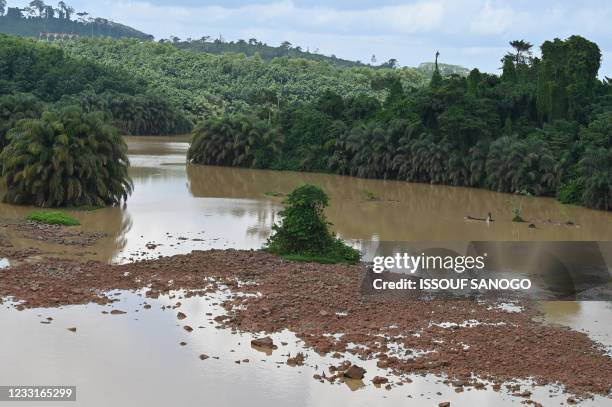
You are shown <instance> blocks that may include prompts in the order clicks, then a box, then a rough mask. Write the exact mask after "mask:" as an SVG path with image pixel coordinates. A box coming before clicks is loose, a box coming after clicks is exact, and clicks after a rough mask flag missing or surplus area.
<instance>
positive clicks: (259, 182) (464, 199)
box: [0, 137, 612, 262]
mask: <svg viewBox="0 0 612 407" xmlns="http://www.w3.org/2000/svg"><path fill="white" fill-rule="evenodd" d="M127 141H128V148H129V157H130V161H131V163H132V167H131V169H130V174H131V176H132V178H133V180H134V194H133V195H132V196H131V197H130V199H129V200H128V203H127V205H126V206H125V207H115V208H105V209H101V210H97V211H93V212H71V213H73V214H74V215H75V216H76V217H77V218H78V219H79V220H80V221H81V222H82V226H81V229H82V230H84V231H102V232H105V233H107V234H108V235H109V237H108V238H106V239H102V240H100V241H99V242H98V244H96V245H95V246H94V247H91V248H74V247H67V246H63V247H57V246H56V245H52V244H47V243H44V242H38V241H32V240H27V239H23V238H21V237H20V236H19V235H18V234H15V233H12V234H11V235H10V236H9V237H8V238H9V239H10V241H11V242H12V243H13V244H14V245H15V246H16V247H17V248H27V247H32V246H36V247H40V248H41V249H43V250H45V251H52V252H58V253H61V254H63V255H78V256H87V257H90V258H94V259H97V260H102V261H106V262H112V261H115V262H124V261H130V260H131V259H132V260H133V259H137V258H143V257H155V256H159V255H172V254H176V253H186V252H189V251H191V250H193V249H207V248H225V247H235V248H245V249H251V248H259V247H261V245H262V244H263V243H264V242H265V240H266V239H267V237H268V236H269V234H270V232H271V227H272V225H273V224H274V222H275V221H276V220H278V212H279V211H280V210H281V209H282V200H283V197H282V195H281V194H287V193H288V192H290V191H291V190H293V189H294V188H295V187H297V186H299V185H301V184H304V183H312V184H316V185H319V186H321V187H322V188H323V189H324V190H325V191H326V192H327V193H328V194H329V195H330V197H331V206H330V207H329V208H328V210H327V215H328V219H329V221H330V222H332V223H333V228H334V229H335V231H336V232H337V233H338V234H339V235H340V236H342V237H343V238H345V239H349V240H351V241H360V240H385V241H428V240H429V241H435V240H444V241H451V240H461V241H469V240H612V228H611V227H610V226H609V225H610V223H611V221H612V214H611V213H608V212H602V211H593V210H588V209H584V208H580V207H573V206H566V205H561V204H560V203H558V202H556V201H554V200H552V199H544V198H530V197H516V196H513V195H508V194H498V193H494V192H491V191H485V190H478V189H470V188H455V187H445V186H433V185H427V184H411V183H407V182H400V181H382V180H367V179H357V178H350V177H343V176H336V175H329V174H311V173H299V172H278V171H264V170H250V169H240V168H225V167H212V166H199V165H187V164H186V163H185V155H186V151H187V148H188V144H187V142H186V139H172V138H146V137H128V138H127ZM0 193H1V191H0ZM275 195H276V196H275ZM519 206H520V207H521V208H522V215H523V217H524V218H526V219H527V220H529V221H530V222H533V223H535V224H536V226H537V228H536V229H529V228H528V227H527V224H525V223H513V222H511V221H510V219H511V217H512V209H513V208H514V207H519ZM32 209H33V208H27V207H16V206H11V205H3V204H0V219H19V218H23V217H24V216H26V215H27V213H29V212H30V211H31V210H32ZM488 212H492V214H493V217H494V218H495V222H492V223H486V222H479V221H467V220H465V216H466V215H470V216H475V217H484V216H486V214H487V213H488ZM567 221H572V222H573V223H574V225H567V224H566V222H567ZM179 238H180V239H179ZM147 244H155V245H159V246H156V248H155V249H154V250H152V249H148V248H147ZM151 247H152V246H151Z"/></svg>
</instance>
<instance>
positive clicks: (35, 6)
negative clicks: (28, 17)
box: [29, 0, 46, 17]
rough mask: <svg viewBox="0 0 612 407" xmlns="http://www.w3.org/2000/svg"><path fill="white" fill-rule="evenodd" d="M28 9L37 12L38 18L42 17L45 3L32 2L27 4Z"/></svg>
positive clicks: (34, 0) (39, 0) (35, 0)
mask: <svg viewBox="0 0 612 407" xmlns="http://www.w3.org/2000/svg"><path fill="white" fill-rule="evenodd" d="M29 6H30V9H32V10H38V16H39V17H42V16H43V12H44V11H45V7H46V5H45V2H44V1H42V0H32V1H31V2H30V4H29Z"/></svg>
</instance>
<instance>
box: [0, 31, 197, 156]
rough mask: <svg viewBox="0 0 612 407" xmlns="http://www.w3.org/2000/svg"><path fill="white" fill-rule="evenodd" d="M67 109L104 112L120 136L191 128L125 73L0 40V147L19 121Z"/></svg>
mask: <svg viewBox="0 0 612 407" xmlns="http://www.w3.org/2000/svg"><path fill="white" fill-rule="evenodd" d="M68 105H79V106H80V107H82V108H83V109H84V110H85V111H86V112H92V111H102V112H105V114H106V116H107V117H108V118H109V119H110V120H112V122H113V123H114V124H115V125H116V126H117V127H118V128H119V130H120V131H121V132H123V133H124V134H152V135H156V134H172V133H184V132H188V131H189V130H190V129H191V127H192V123H191V121H190V120H189V119H188V118H187V117H186V116H185V114H184V113H183V111H182V110H181V109H179V108H177V107H175V106H174V105H172V104H171V103H170V102H168V100H167V98H166V97H165V95H163V94H162V93H160V92H159V91H158V90H157V89H155V88H153V87H152V86H150V85H149V84H148V83H147V82H146V81H143V80H138V79H137V78H134V77H133V76H132V75H129V74H128V73H127V72H126V71H124V70H121V69H119V68H115V67H111V66H105V65H102V64H99V63H96V62H95V61H88V60H86V59H84V58H80V57H75V56H71V55H68V54H67V53H66V52H65V51H63V50H62V49H60V48H58V47H57V46H54V45H49V44H46V43H43V42H37V41H34V40H30V39H25V38H18V37H11V36H6V35H4V34H0V147H2V145H3V144H5V143H6V139H5V136H6V133H7V132H8V129H10V128H11V127H12V125H14V124H15V123H16V122H17V120H19V119H20V118H22V117H23V116H25V117H35V116H37V115H40V113H41V112H42V111H43V110H48V109H49V108H52V107H61V106H68Z"/></svg>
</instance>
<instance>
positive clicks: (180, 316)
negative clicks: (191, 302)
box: [176, 312, 187, 320]
mask: <svg viewBox="0 0 612 407" xmlns="http://www.w3.org/2000/svg"><path fill="white" fill-rule="evenodd" d="M176 317H177V318H178V319H179V320H181V319H185V318H187V315H185V314H183V313H182V312H179V313H178V314H176Z"/></svg>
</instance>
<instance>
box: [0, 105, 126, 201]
mask: <svg viewBox="0 0 612 407" xmlns="http://www.w3.org/2000/svg"><path fill="white" fill-rule="evenodd" d="M11 138H12V141H11V143H10V144H9V146H8V147H7V148H5V149H4V150H3V151H2V153H1V154H0V168H1V174H2V177H3V178H4V179H5V180H6V185H7V192H6V195H5V197H4V200H5V202H8V203H12V204H18V205H36V206H41V207H66V206H70V207H72V206H75V207H78V206H103V205H112V204H118V203H119V202H121V201H122V200H126V199H127V197H128V195H129V194H130V193H131V192H132V182H131V180H130V178H129V176H128V167H129V161H128V158H127V146H126V144H125V142H124V141H123V139H122V138H121V136H119V134H118V133H117V130H116V129H115V128H114V127H112V126H110V125H109V124H108V123H107V122H105V121H104V116H103V114H102V113H99V112H94V113H83V112H82V110H80V108H78V107H68V108H65V109H63V110H61V111H58V112H45V113H43V115H42V118H40V119H25V120H21V121H20V122H19V123H18V124H17V127H15V128H14V129H13V130H11Z"/></svg>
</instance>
